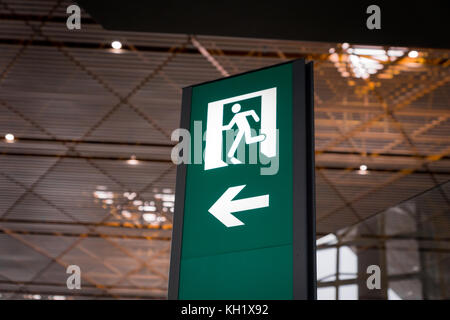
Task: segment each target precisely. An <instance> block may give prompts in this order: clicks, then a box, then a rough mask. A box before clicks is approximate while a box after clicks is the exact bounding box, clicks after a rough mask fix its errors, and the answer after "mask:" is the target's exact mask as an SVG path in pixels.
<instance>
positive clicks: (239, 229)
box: [169, 60, 315, 299]
mask: <svg viewBox="0 0 450 320" xmlns="http://www.w3.org/2000/svg"><path fill="white" fill-rule="evenodd" d="M311 97H312V65H311V64H305V63H304V61H303V60H296V61H293V62H289V63H284V64H281V65H277V66H273V67H269V68H264V69H260V70H256V71H252V72H247V73H244V74H241V75H236V76H232V77H229V78H224V79H221V80H217V81H213V82H208V83H204V84H200V85H196V86H192V87H188V88H185V89H184V90H183V106H182V120H181V122H182V127H183V128H186V129H188V130H189V132H190V137H192V138H191V139H190V142H191V148H190V154H189V155H190V157H189V159H190V158H192V159H195V158H196V159H197V160H198V158H201V159H202V161H192V162H193V163H191V162H189V163H188V164H181V165H179V167H178V172H177V186H176V188H177V190H176V203H175V216H174V231H173V240H172V260H171V270H170V280H169V298H171V299H312V298H314V296H315V287H314V283H315V271H314V269H315V267H314V266H315V265H314V263H315V261H314V260H315V256H314V241H315V235H314V201H313V197H314V189H313V176H314V166H313V132H312V131H313V114H312V100H311ZM199 137H200V138H199ZM196 143H197V146H196V145H195V144H196ZM184 152H186V151H184ZM196 153H197V155H196ZM198 154H200V155H201V156H200V157H199V156H198Z"/></svg>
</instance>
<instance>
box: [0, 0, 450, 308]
mask: <svg viewBox="0 0 450 320" xmlns="http://www.w3.org/2000/svg"><path fill="white" fill-rule="evenodd" d="M71 4H72V2H71V1H53V0H40V1H27V0H1V1H0V138H1V141H0V299H55V300H57V299H80V298H81V299H135V298H136V299H165V298H166V296H167V283H168V270H169V262H170V261H169V260H170V240H171V232H172V215H173V205H174V199H175V195H174V193H175V189H174V188H175V174H176V166H175V165H174V164H173V163H172V162H171V160H170V152H171V148H172V146H173V145H174V142H172V141H171V140H170V135H171V132H172V131H173V130H174V129H176V128H177V127H178V126H179V119H180V109H181V108H180V106H181V88H183V87H185V86H189V85H192V84H196V83H199V82H203V81H208V80H213V79H217V78H220V77H226V76H229V75H232V74H237V73H241V72H245V71H248V70H252V69H256V68H261V67H264V66H269V65H273V64H277V63H281V62H283V61H288V60H291V59H296V58H305V59H307V60H310V61H314V72H315V75H314V77H315V79H314V80H315V97H314V98H315V148H316V150H315V152H316V199H317V212H316V214H317V235H318V242H317V245H318V251H317V261H318V262H317V263H318V265H317V277H318V298H319V299H448V298H450V245H449V243H450V242H449V241H450V209H449V208H450V207H449V196H450V183H449V182H448V181H449V179H450V157H449V153H450V138H449V137H450V105H449V94H450V84H449V80H450V70H449V64H450V62H449V54H450V50H442V49H439V50H438V49H426V48H408V47H381V46H378V47H377V46H364V45H361V44H352V43H321V42H301V41H278V40H262V39H250V38H230V37H216V36H202V35H187V34H161V33H146V32H145V33H144V32H117V31H107V30H105V29H103V28H102V27H101V26H100V25H99V24H97V23H96V22H95V21H94V20H93V19H92V18H90V16H89V14H87V13H86V12H84V11H83V10H82V23H81V30H68V29H67V27H66V20H67V17H68V14H67V13H66V8H67V7H68V6H69V5H71ZM73 264H75V265H78V266H80V268H81V271H82V273H81V278H82V289H81V290H69V289H67V287H66V280H67V277H68V276H69V275H68V274H66V268H67V266H69V265H73ZM373 264H376V265H379V266H380V269H381V274H382V289H380V290H368V289H367V286H366V279H367V277H368V276H369V275H368V274H367V273H366V269H367V267H368V266H369V265H373Z"/></svg>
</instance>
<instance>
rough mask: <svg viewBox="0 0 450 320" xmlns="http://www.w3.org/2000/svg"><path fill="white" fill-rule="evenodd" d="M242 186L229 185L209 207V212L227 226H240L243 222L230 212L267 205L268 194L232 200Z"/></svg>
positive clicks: (243, 186)
mask: <svg viewBox="0 0 450 320" xmlns="http://www.w3.org/2000/svg"><path fill="white" fill-rule="evenodd" d="M245 186H246V185H245V184H244V185H242V186H236V187H229V188H228V189H227V190H226V191H225V192H224V193H223V194H222V196H220V198H219V199H218V200H217V201H216V202H215V203H214V204H213V205H212V206H211V208H209V210H208V211H209V213H211V214H212V215H213V216H214V217H216V218H217V220H219V221H220V222H222V223H223V224H224V225H225V226H227V227H236V226H242V225H244V223H243V222H242V221H241V220H239V219H238V218H236V217H235V216H234V215H232V214H231V213H232V212H239V211H247V210H253V209H259V208H264V207H268V206H269V195H268V194H266V195H262V196H257V197H251V198H245V199H239V200H233V199H234V197H236V196H237V194H238V193H239V192H241V190H242V189H244V188H245Z"/></svg>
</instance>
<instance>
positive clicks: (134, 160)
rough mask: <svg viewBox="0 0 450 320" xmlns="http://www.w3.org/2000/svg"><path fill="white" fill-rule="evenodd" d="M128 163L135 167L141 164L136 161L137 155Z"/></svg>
mask: <svg viewBox="0 0 450 320" xmlns="http://www.w3.org/2000/svg"><path fill="white" fill-rule="evenodd" d="M127 163H128V164H129V165H132V166H135V165H137V164H139V161H138V160H136V156H135V155H132V156H131V158H130V159H128V160H127Z"/></svg>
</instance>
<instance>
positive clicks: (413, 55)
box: [408, 50, 419, 59]
mask: <svg viewBox="0 0 450 320" xmlns="http://www.w3.org/2000/svg"><path fill="white" fill-rule="evenodd" d="M418 56H419V53H418V52H417V51H416V50H412V51H410V52H409V53H408V57H410V58H413V59H414V58H417V57H418Z"/></svg>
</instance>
